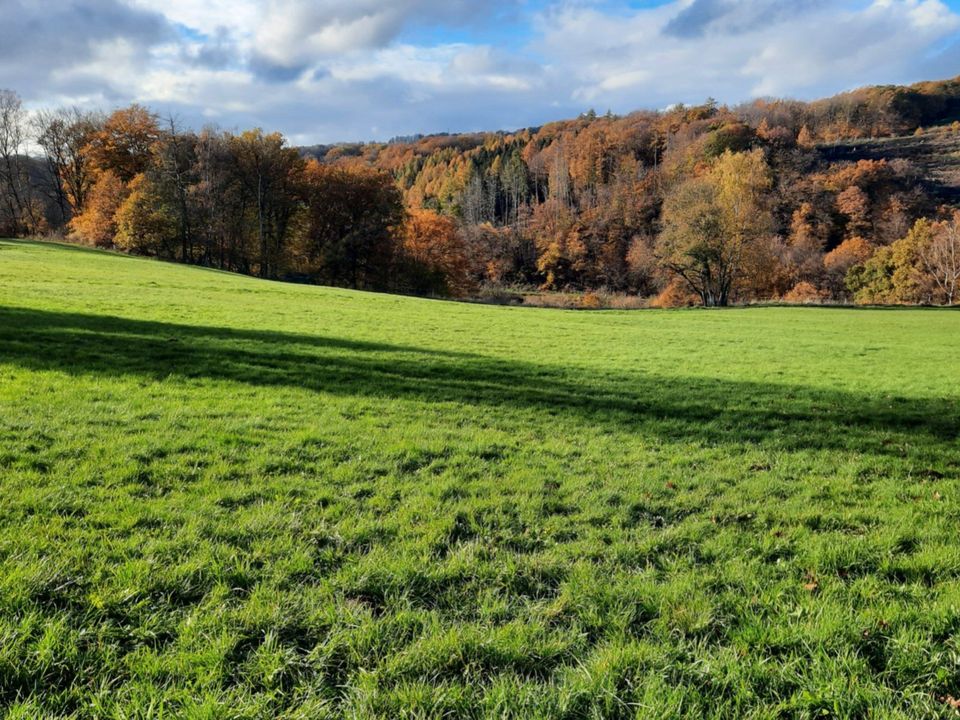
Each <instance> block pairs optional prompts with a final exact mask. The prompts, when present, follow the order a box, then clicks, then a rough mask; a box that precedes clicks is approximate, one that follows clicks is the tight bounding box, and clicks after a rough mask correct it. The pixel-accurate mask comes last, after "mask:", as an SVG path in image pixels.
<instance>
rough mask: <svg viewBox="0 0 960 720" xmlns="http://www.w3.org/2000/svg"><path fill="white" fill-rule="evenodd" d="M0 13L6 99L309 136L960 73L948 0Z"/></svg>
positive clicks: (3, 8) (482, 125)
mask: <svg viewBox="0 0 960 720" xmlns="http://www.w3.org/2000/svg"><path fill="white" fill-rule="evenodd" d="M51 5H54V4H53V3H49V2H43V1H42V0H0V47H3V52H2V53H0V86H7V87H13V88H15V89H17V90H19V91H20V92H21V94H23V95H24V97H25V98H26V99H27V100H28V101H29V102H30V103H31V104H35V105H36V104H56V103H62V102H80V103H99V104H105V105H116V104H121V103H126V102H131V101H137V102H142V103H146V104H150V105H152V106H154V107H156V108H157V109H158V110H160V111H161V112H176V113H178V114H180V115H181V117H182V118H183V119H184V120H186V121H187V122H191V123H194V124H202V123H205V122H210V121H214V122H217V123H219V124H221V125H223V126H225V127H228V128H232V127H247V126H253V125H257V126H262V127H266V128H271V129H273V128H276V129H280V130H282V131H284V132H285V133H286V134H288V135H289V136H290V137H291V139H292V140H294V141H296V142H303V143H312V142H327V141H332V140H337V139H373V138H384V137H389V136H392V135H405V134H410V133H413V132H436V131H444V130H448V131H468V130H478V129H497V128H506V129H512V128H516V127H521V126H525V125H533V124H540V123H542V122H545V121H547V120H551V119H556V118H559V117H564V116H567V115H570V114H575V113H577V112H581V111H583V110H585V109H587V107H589V106H595V107H597V109H598V110H601V111H602V110H605V109H607V108H608V107H609V108H612V109H613V110H615V111H619V112H623V111H628V110H631V109H635V108H642V107H663V106H665V105H667V104H670V103H674V102H678V101H682V102H696V101H700V100H703V99H704V98H705V97H707V96H708V95H711V96H714V97H717V98H718V99H720V100H722V101H730V102H734V101H738V100H744V99H748V98H749V97H751V96H757V95H790V96H799V97H816V96H820V95H826V94H830V93H833V92H837V91H840V90H843V89H848V88H851V87H855V86H858V85H862V84H866V83H872V82H906V81H913V80H918V79H922V78H925V77H938V76H944V75H950V74H953V73H954V72H956V67H957V66H958V65H957V61H958V60H960V50H958V46H957V44H956V42H955V41H956V38H957V34H958V32H960V15H958V14H957V12H956V11H955V10H954V9H952V8H951V7H950V6H948V5H947V4H946V3H945V2H942V1H941V0H857V1H854V0H839V1H837V0H832V1H831V0H795V1H794V2H789V3H787V2H781V1H780V0H663V1H661V2H659V3H656V4H653V5H649V4H648V5H645V6H644V7H641V8H636V7H633V6H632V5H631V4H629V3H628V2H627V0H553V1H547V0H445V1H443V0H205V1H204V2H197V1H196V0H60V2H58V3H56V4H55V6H54V7H51Z"/></svg>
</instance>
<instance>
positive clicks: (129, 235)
mask: <svg viewBox="0 0 960 720" xmlns="http://www.w3.org/2000/svg"><path fill="white" fill-rule="evenodd" d="M127 190H128V194H127V197H126V199H125V200H124V201H123V203H122V204H121V205H120V206H119V207H118V208H117V210H116V212H115V214H114V220H115V224H116V237H115V240H114V244H115V245H116V246H117V247H118V248H120V249H121V250H126V251H128V252H132V253H136V254H139V255H157V256H160V257H166V258H172V257H175V253H176V248H177V245H178V240H179V237H178V236H179V232H180V227H179V223H178V217H177V208H176V207H175V206H173V205H172V204H171V203H170V201H169V197H168V196H167V194H166V193H164V192H163V189H162V188H161V187H160V186H159V185H157V183H156V182H154V181H153V180H152V179H151V178H150V177H149V176H148V175H144V174H140V175H137V176H136V177H135V178H134V179H133V180H132V181H131V182H130V183H129V184H128V186H127Z"/></svg>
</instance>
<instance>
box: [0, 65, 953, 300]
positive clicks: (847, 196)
mask: <svg viewBox="0 0 960 720" xmlns="http://www.w3.org/2000/svg"><path fill="white" fill-rule="evenodd" d="M958 115H960V82H958V81H956V80H954V81H945V82H940V83H923V84H919V85H915V86H910V87H899V86H890V87H873V88H865V89H863V90H859V91H856V92H854V93H847V94H844V95H841V96H837V97H836V98H830V99H827V100H822V101H817V102H814V103H801V102H795V101H783V100H764V101H755V102H752V103H749V104H746V105H742V106H739V107H733V108H730V107H726V106H720V105H718V104H717V103H715V102H712V101H708V102H706V103H704V104H703V105H700V106H695V107H685V106H677V107H675V108H672V109H670V110H668V111H663V112H638V113H633V114H630V115H627V116H624V117H620V116H614V115H612V114H610V113H607V114H606V115H602V116H601V115H597V114H596V113H593V112H589V113H585V114H584V115H582V116H581V117H579V118H576V119H573V120H569V121H563V122H557V123H551V124H549V125H546V126H543V127H541V128H531V129H525V130H521V131H518V132H515V133H487V134H467V135H440V136H429V137H419V136H416V137H412V138H406V139H401V140H397V141H394V142H390V143H365V144H354V145H343V144H341V145H335V146H320V147H313V148H293V147H290V146H288V144H287V143H286V142H285V140H284V138H283V137H282V136H281V135H280V134H278V133H265V132H264V131H262V130H259V129H256V130H250V131H245V132H237V133H234V132H227V131H222V130H219V129H215V128H204V129H202V130H200V131H199V132H197V131H193V130H190V129H186V128H183V127H181V126H180V125H179V124H178V122H177V121H176V120H174V119H165V120H161V118H159V117H158V116H157V115H156V114H154V113H152V112H151V111H149V110H148V109H146V108H143V107H140V106H137V105H134V106H131V107H128V108H122V109H119V110H116V111H114V112H112V113H110V114H104V113H100V112H88V111H81V110H77V109H58V110H49V111H41V112H38V113H27V112H26V111H25V110H24V109H23V107H22V104H21V103H20V100H19V98H18V97H17V96H16V94H15V93H12V92H10V91H3V92H0V234H3V235H28V234H42V233H48V232H58V233H63V234H64V235H66V236H68V237H70V238H72V239H75V240H77V241H79V242H84V243H87V244H91V245H95V246H98V247H107V248H116V249H119V250H124V251H127V252H131V253H136V254H142V255H149V256H155V257H159V258H162V259H167V260H173V261H178V262H186V263H192V264H198V265H205V266H210V267H217V268H222V269H226V270H231V271H236V272H241V273H247V274H252V275H257V276H260V277H264V278H271V279H284V280H294V281H301V282H315V283H324V284H333V285H342V286H349V287H356V288H367V289H376V290H389V291H397V292H409V293H417V294H431V295H452V296H470V295H472V294H474V293H476V292H478V290H479V289H481V288H484V287H503V286H519V287H533V286H536V287H539V288H542V289H545V290H557V291H575V292H584V291H591V290H594V291H595V290H600V289H602V290H606V291H609V292H615V293H627V294H631V295H638V296H643V297H649V298H654V299H655V300H654V302H655V304H658V305H662V306H674V305H683V304H693V303H699V304H704V305H727V304H729V303H733V302H748V301H756V300H771V299H783V300H786V301H791V302H820V301H835V302H862V303H932V304H953V303H955V302H957V300H958V283H960V214H958V213H957V212H956V211H955V210H954V208H952V207H950V206H949V205H946V204H944V203H943V198H941V197H938V196H937V195H936V194H935V193H933V192H932V190H931V187H930V184H929V182H928V178H926V177H925V176H924V173H923V172H921V171H920V170H919V169H918V168H917V167H916V166H915V165H914V164H913V163H911V162H910V161H908V160H905V159H883V158H881V159H861V160H858V161H841V162H831V161H830V160H829V158H828V157H827V156H826V155H825V153H824V152H823V148H824V147H828V146H829V143H833V142H837V141H843V140H850V139H855V138H863V139H869V138H881V137H888V136H891V135H909V134H912V133H923V132H936V133H938V135H937V137H942V138H947V139H949V138H951V137H954V136H958V137H960V123H956V122H954V121H953V120H952V119H953V118H955V117H957V116H958ZM931 127H935V128H936V130H934V131H931V130H930V128H931ZM31 148H32V149H33V150H34V151H33V152H32V153H31V152H30V149H31Z"/></svg>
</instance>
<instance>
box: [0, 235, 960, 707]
mask: <svg viewBox="0 0 960 720" xmlns="http://www.w3.org/2000/svg"><path fill="white" fill-rule="evenodd" d="M954 698H960V313H958V312H953V311H948V310H925V309H841V308H790V307H765V308H739V309H728V310H717V311H705V310H677V311H633V312H625V311H603V312H578V311H562V310H551V309H537V308H524V307H491V306H483V305H470V304H462V303H444V302H439V301H431V300H424V299H414V298H405V297H398V296H389V295H376V294H366V293H360V292H354V291H347V290H339V289H333V288H320V287H310V286H298V285H287V284H279V283H271V282H266V281H260V280H256V279H252V278H247V277H240V276H235V275H229V274H225V273H220V272H215V271H210V270H204V269H198V268H189V267H185V266H177V265H171V264H162V263H158V262H153V261H148V260H143V259H136V258H131V257H126V256H120V255H113V254H109V253H102V252H95V251H90V250H83V249H79V248H73V247H67V246H60V245H55V244H45V243H32V242H14V241H4V242H0V708H3V709H4V711H5V714H6V717H9V718H18V719H21V718H22V719H24V720H25V719H27V718H40V717H43V718H195V719H201V718H204V719H206V718H209V719H213V718H274V717H281V718H304V719H305V718H438V717H449V718H525V719H535V718H542V719H546V718H571V719H572V718H679V717H697V718H813V717H837V718H861V717H872V718H919V717H944V718H946V717H955V716H956V714H957V711H956V707H960V702H958V701H955V700H954Z"/></svg>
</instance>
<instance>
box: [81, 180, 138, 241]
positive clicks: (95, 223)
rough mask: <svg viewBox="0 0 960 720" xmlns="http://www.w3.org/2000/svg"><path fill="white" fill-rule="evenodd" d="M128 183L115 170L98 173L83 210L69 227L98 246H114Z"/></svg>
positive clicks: (84, 239)
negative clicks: (117, 218)
mask: <svg viewBox="0 0 960 720" xmlns="http://www.w3.org/2000/svg"><path fill="white" fill-rule="evenodd" d="M127 193H128V191H127V186H126V184H125V183H124V182H123V181H122V180H121V179H120V178H119V177H118V176H117V175H116V173H114V172H113V171H112V170H105V171H103V172H100V173H99V176H98V177H97V181H96V182H95V183H94V184H93V186H92V187H91V188H90V192H89V195H88V197H87V200H86V202H85V204H84V211H83V212H82V213H80V214H79V215H76V216H74V218H73V220H71V221H70V229H71V230H72V231H73V232H74V233H76V235H77V236H78V237H79V238H80V239H81V240H82V241H84V242H86V243H87V244H89V245H93V246H95V247H112V246H113V241H114V237H115V236H116V234H117V220H116V215H117V211H118V210H119V209H120V206H121V205H122V204H123V202H124V200H126V198H127Z"/></svg>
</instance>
